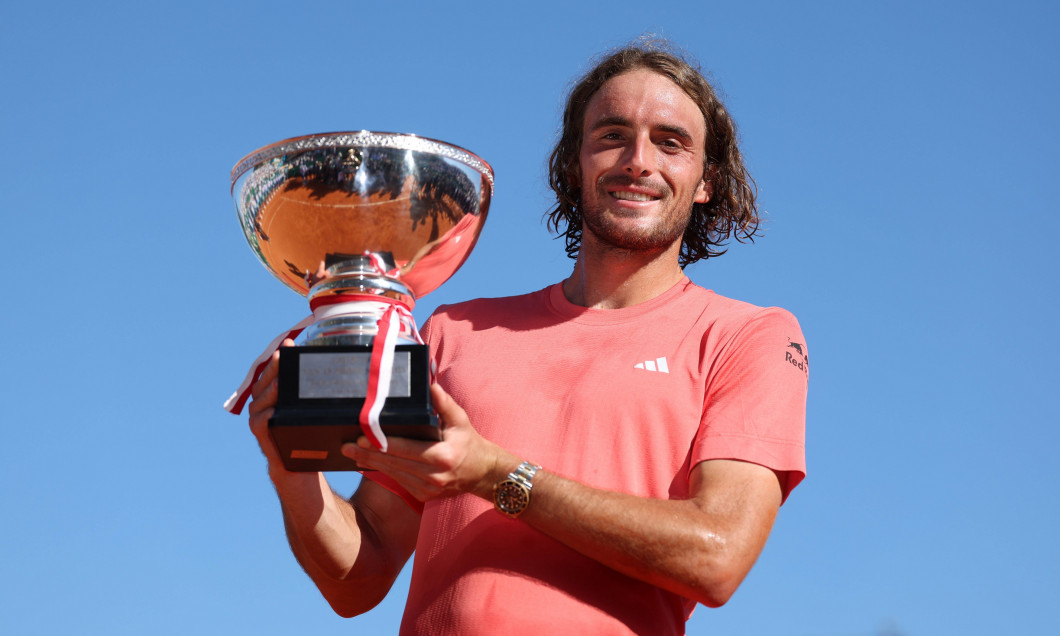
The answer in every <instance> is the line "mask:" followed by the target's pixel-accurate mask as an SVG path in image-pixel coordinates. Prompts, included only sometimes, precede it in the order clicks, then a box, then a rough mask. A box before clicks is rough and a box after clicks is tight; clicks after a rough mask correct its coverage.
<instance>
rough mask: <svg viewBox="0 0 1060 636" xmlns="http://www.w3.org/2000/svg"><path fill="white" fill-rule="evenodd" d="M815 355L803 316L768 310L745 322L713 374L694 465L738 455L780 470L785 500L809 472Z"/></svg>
mask: <svg viewBox="0 0 1060 636" xmlns="http://www.w3.org/2000/svg"><path fill="white" fill-rule="evenodd" d="M809 366H810V363H809V354H808V350H807V348H806V341H805V339H804V338H803V335H802V330H801V328H800V327H799V323H798V321H797V320H796V319H795V317H794V316H793V315H791V314H790V313H789V312H787V311H784V310H783V309H778V308H769V309H764V310H762V311H760V312H757V313H756V314H754V315H753V316H752V317H751V318H750V319H749V320H747V322H746V323H744V324H743V325H742V326H740V327H739V328H737V329H736V330H735V332H734V333H733V335H732V336H731V337H730V338H729V339H728V341H727V342H725V343H722V344H721V345H720V346H719V350H718V353H717V355H716V356H715V359H714V361H713V363H712V365H711V368H710V371H709V373H708V375H707V386H706V398H705V401H704V407H703V418H702V420H701V422H700V427H699V432H698V434H697V436H696V441H695V443H694V446H693V449H692V459H693V464H696V463H699V462H701V461H705V460H708V459H735V460H740V461H747V462H752V463H755V464H759V465H762V466H765V467H767V468H770V469H772V470H773V471H774V472H776V473H777V474H778V476H779V477H780V479H781V489H782V492H783V497H784V499H787V497H788V494H790V493H791V491H792V489H794V488H795V486H796V485H798V483H799V482H800V481H802V479H803V478H804V477H805V476H806V450H805V448H806V444H805V438H806V388H807V381H808V378H809Z"/></svg>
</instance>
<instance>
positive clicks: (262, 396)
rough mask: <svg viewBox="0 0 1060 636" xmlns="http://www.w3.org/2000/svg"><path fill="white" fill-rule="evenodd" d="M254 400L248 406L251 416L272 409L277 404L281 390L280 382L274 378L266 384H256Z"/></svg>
mask: <svg viewBox="0 0 1060 636" xmlns="http://www.w3.org/2000/svg"><path fill="white" fill-rule="evenodd" d="M255 389H256V390H255V391H254V401H252V402H251V403H250V405H248V406H247V412H248V413H250V416H251V417H254V415H255V414H257V413H260V412H262V411H264V410H266V409H270V410H271V409H272V407H274V406H276V398H277V396H278V395H279V392H280V384H279V382H277V381H276V378H273V379H272V381H271V382H269V383H268V384H267V385H266V386H264V387H262V386H258V385H255Z"/></svg>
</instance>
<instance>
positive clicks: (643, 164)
mask: <svg viewBox="0 0 1060 636" xmlns="http://www.w3.org/2000/svg"><path fill="white" fill-rule="evenodd" d="M651 149H652V145H651V140H650V139H648V138H647V137H646V136H643V135H637V136H635V137H633V138H632V139H631V140H630V142H629V144H627V146H626V148H625V150H624V152H623V153H622V161H623V166H622V167H623V169H624V170H625V171H626V172H627V173H628V174H630V175H632V176H634V177H640V176H642V175H648V174H651Z"/></svg>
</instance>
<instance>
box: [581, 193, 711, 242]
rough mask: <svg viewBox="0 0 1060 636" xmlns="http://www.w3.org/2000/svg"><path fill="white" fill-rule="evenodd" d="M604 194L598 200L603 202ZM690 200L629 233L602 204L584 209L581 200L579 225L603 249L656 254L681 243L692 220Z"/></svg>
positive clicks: (673, 203)
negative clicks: (582, 224) (647, 225)
mask: <svg viewBox="0 0 1060 636" xmlns="http://www.w3.org/2000/svg"><path fill="white" fill-rule="evenodd" d="M608 196H609V195H607V194H606V193H603V192H601V193H600V199H601V200H602V201H606V200H607V199H606V197H608ZM693 196H694V195H690V196H689V197H688V201H671V203H670V209H669V210H667V212H666V214H665V215H664V216H663V217H662V218H660V219H659V220H658V221H657V222H655V223H653V224H652V225H651V226H650V227H646V228H638V229H629V228H627V227H624V226H623V225H622V223H621V222H620V220H616V219H615V217H613V216H611V215H609V214H607V213H606V210H605V209H604V208H605V206H604V204H603V203H597V204H596V205H585V203H584V197H583V198H582V222H583V223H584V224H585V231H587V232H589V233H590V234H592V235H593V237H594V238H595V239H596V240H597V241H598V242H599V243H601V244H602V245H604V246H607V247H609V248H611V249H614V250H620V251H624V252H638V253H658V252H663V251H665V250H667V249H669V248H670V247H671V246H673V244H674V243H675V242H680V241H681V240H682V239H683V237H684V234H685V228H687V227H688V222H689V219H690V218H691V216H692V203H693Z"/></svg>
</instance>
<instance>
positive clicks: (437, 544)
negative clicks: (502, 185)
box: [250, 47, 807, 634]
mask: <svg viewBox="0 0 1060 636" xmlns="http://www.w3.org/2000/svg"><path fill="white" fill-rule="evenodd" d="M550 183H551V184H552V187H553V189H554V190H555V191H556V193H557V200H558V202H557V205H556V208H555V209H554V210H553V211H552V214H551V216H550V221H551V223H552V225H553V226H554V227H555V228H557V229H562V231H564V233H565V234H566V238H567V250H568V253H569V254H571V255H572V256H575V257H576V261H575V266H574V271H573V273H572V274H571V276H570V277H569V278H567V279H566V280H565V281H563V282H562V283H560V284H557V285H554V286H552V287H549V288H546V289H544V290H541V291H539V292H535V293H532V294H528V295H526V296H519V297H513V298H504V299H484V300H476V301H470V302H467V303H461V304H459V305H455V306H451V307H442V308H439V310H438V311H437V312H436V313H435V315H434V316H432V318H431V320H430V321H429V323H428V325H426V326H425V329H424V333H425V336H426V339H427V341H428V343H429V344H430V345H431V351H432V356H433V358H434V360H435V362H436V364H437V367H438V384H436V385H434V386H433V387H432V389H431V397H432V400H433V403H434V406H435V408H436V409H437V411H438V413H439V415H440V418H441V420H442V421H443V422H444V430H443V439H442V440H441V441H440V442H421V441H414V440H405V439H394V438H391V439H390V440H389V449H388V451H387V452H386V453H385V454H384V453H380V452H378V451H376V450H374V449H373V448H372V447H371V446H370V445H369V444H368V443H367V441H366V440H364V439H363V438H362V439H361V440H358V443H357V444H347V445H346V446H345V447H344V448H343V453H344V454H346V455H347V456H349V457H351V458H353V459H354V460H356V461H357V462H358V463H359V464H360V465H362V466H365V467H367V468H372V469H376V471H378V472H369V473H365V479H362V481H361V485H360V486H359V488H358V490H357V492H356V493H354V495H353V496H352V497H351V498H350V500H349V501H347V500H345V499H343V498H341V497H339V496H337V495H335V494H334V493H333V492H332V491H331V489H330V488H329V487H328V485H327V482H326V481H325V479H324V477H323V476H322V475H320V474H304V473H303V474H299V473H289V472H286V471H285V470H284V469H283V467H282V465H281V462H280V460H279V457H278V456H277V453H276V450H275V447H274V446H273V444H272V442H271V440H270V438H269V436H268V432H267V422H268V418H269V416H270V414H271V408H272V406H273V404H274V403H275V393H276V384H275V378H276V365H275V357H274V362H273V363H272V364H271V365H270V366H269V368H268V369H267V370H266V371H265V373H264V374H263V375H262V377H261V379H260V380H259V381H258V382H257V383H256V384H255V387H254V402H253V403H252V405H251V409H250V410H251V429H252V430H253V431H254V433H255V435H256V436H257V438H258V440H259V442H260V444H261V447H262V449H263V450H264V452H265V455H266V456H267V457H268V460H269V470H270V476H271V478H272V480H273V482H274V484H275V486H276V490H277V493H278V495H279V498H280V501H281V504H282V507H283V512H284V518H285V523H286V527H287V534H288V538H289V540H290V543H291V547H292V550H293V552H294V554H295V556H296V557H297V558H298V560H299V562H300V563H301V564H302V566H303V567H304V568H305V570H306V572H307V573H308V574H309V576H310V577H311V578H312V579H313V581H314V582H315V583H316V585H317V586H318V588H319V589H320V590H321V592H322V593H323V595H324V597H325V598H326V599H327V600H328V602H329V603H330V604H331V605H332V607H333V608H334V609H335V611H337V612H338V613H340V614H342V615H345V616H350V615H355V614H359V613H362V612H365V611H367V610H369V609H371V608H372V607H374V606H375V605H376V604H377V603H378V602H379V601H380V600H381V599H382V598H383V597H384V596H385V595H386V593H387V592H388V591H389V589H390V587H391V585H392V584H393V581H394V579H395V578H396V577H397V576H398V573H399V572H400V570H401V568H402V567H403V565H404V564H405V563H406V561H407V560H408V558H409V556H410V555H411V554H412V553H413V551H415V553H416V561H415V566H414V569H413V575H412V584H411V588H410V591H409V598H408V602H407V605H406V611H405V617H404V620H403V622H402V632H403V633H409V634H417V633H424V634H473V633H483V634H486V633H488V634H497V633H532V632H539V631H541V630H549V629H550V630H552V631H553V632H554V633H577V634H612V633H616V634H628V633H640V634H679V633H683V632H684V624H685V621H686V620H687V618H688V617H689V616H690V615H691V612H692V610H693V609H694V607H695V605H696V603H703V604H705V605H708V606H719V605H721V604H723V603H725V602H726V601H727V600H728V599H729V597H730V596H731V595H732V593H733V591H734V590H735V589H736V587H737V586H738V585H739V584H740V582H741V581H742V580H743V578H744V576H745V575H746V574H747V572H748V571H749V570H750V568H751V566H752V565H753V563H754V561H755V559H756V558H757V556H758V554H759V553H760V551H761V549H762V547H763V545H764V544H765V541H766V538H767V536H768V534H769V532H770V529H771V527H772V524H773V520H774V518H775V516H776V513H777V509H778V507H779V506H780V504H781V502H782V501H783V500H784V498H785V497H786V496H787V494H788V493H789V492H790V491H791V489H792V488H794V486H795V485H796V484H797V483H798V482H799V481H800V480H801V479H802V477H803V475H804V473H805V468H804V452H803V427H804V409H805V391H806V377H807V375H806V374H807V371H806V369H807V364H806V360H805V358H804V356H803V350H802V349H801V348H802V345H803V344H804V342H805V341H804V340H803V338H802V335H801V332H800V330H799V326H798V323H797V322H796V321H795V319H794V318H793V317H792V316H791V315H790V314H788V313H787V312H785V311H783V310H780V309H775V308H773V309H762V308H758V307H754V306H752V305H748V304H746V303H741V302H738V301H734V300H729V299H726V298H723V297H720V296H718V295H716V294H714V293H713V292H709V291H707V290H704V289H702V288H700V287H697V286H695V285H693V284H692V283H691V282H690V281H689V280H688V279H687V278H686V277H685V276H684V273H683V272H682V269H681V266H683V265H685V264H687V263H690V262H694V261H695V260H698V259H700V258H704V257H707V256H713V255H717V254H719V253H720V252H721V250H719V249H718V246H719V244H720V243H721V242H722V241H723V240H724V239H726V238H729V237H730V236H736V237H737V238H741V237H749V236H751V235H753V234H754V232H755V229H756V226H757V212H756V208H755V204H754V190H753V182H752V181H751V180H750V177H749V176H748V175H747V173H746V170H745V169H744V167H743V164H742V159H741V157H740V153H739V150H738V148H737V146H736V141H735V128H734V126H733V124H732V122H731V121H730V120H729V117H728V115H727V114H726V112H725V110H724V108H723V107H722V105H721V104H720V102H718V100H717V98H716V97H715V95H714V92H713V90H712V89H711V88H710V86H709V84H707V82H706V81H705V80H704V79H703V78H702V76H701V75H700V74H699V73H698V71H696V70H695V69H693V68H692V67H690V66H689V65H688V64H686V63H685V62H683V61H682V60H680V59H679V58H677V57H675V56H673V55H671V54H669V53H666V52H662V51H659V50H655V49H652V48H642V47H631V48H628V49H624V50H622V51H619V52H618V53H615V54H613V55H612V56H610V57H608V58H606V59H605V60H604V61H602V62H601V63H600V64H599V65H598V66H597V67H596V68H595V69H593V70H592V71H590V73H589V74H588V75H586V77H585V78H584V79H583V80H582V81H581V82H580V83H579V84H578V85H577V86H576V87H575V88H574V89H573V91H572V93H571V96H570V98H569V100H568V103H567V108H566V112H565V117H564V130H563V135H562V138H561V140H560V142H559V144H558V145H557V148H556V150H555V151H554V152H553V155H552V158H551V161H550ZM561 226H564V227H561ZM795 345H799V346H798V347H795ZM792 351H797V352H798V356H797V357H793V354H792V353H791V352H792Z"/></svg>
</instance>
